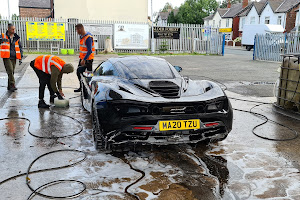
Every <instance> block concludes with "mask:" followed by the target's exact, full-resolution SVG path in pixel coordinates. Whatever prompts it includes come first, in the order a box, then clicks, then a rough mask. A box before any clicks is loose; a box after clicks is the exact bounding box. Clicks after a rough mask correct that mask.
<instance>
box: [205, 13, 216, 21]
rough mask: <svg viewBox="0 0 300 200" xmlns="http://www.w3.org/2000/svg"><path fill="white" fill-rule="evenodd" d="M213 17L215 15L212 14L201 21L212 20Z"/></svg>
mask: <svg viewBox="0 0 300 200" xmlns="http://www.w3.org/2000/svg"><path fill="white" fill-rule="evenodd" d="M214 16H215V14H212V15H209V16H207V17H204V18H203V19H204V20H211V19H213V18H214Z"/></svg>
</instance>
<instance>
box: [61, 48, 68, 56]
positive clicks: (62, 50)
mask: <svg viewBox="0 0 300 200" xmlns="http://www.w3.org/2000/svg"><path fill="white" fill-rule="evenodd" d="M60 52H61V54H62V55H67V54H68V50H67V49H60Z"/></svg>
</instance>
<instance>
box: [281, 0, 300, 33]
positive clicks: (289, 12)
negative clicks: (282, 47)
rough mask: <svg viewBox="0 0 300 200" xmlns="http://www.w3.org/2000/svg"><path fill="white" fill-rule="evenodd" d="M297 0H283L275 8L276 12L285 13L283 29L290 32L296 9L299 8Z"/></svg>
mask: <svg viewBox="0 0 300 200" xmlns="http://www.w3.org/2000/svg"><path fill="white" fill-rule="evenodd" d="M299 7H300V1H299V0H285V1H284V2H283V3H282V4H281V5H280V6H279V7H278V8H277V10H276V12H278V13H285V18H286V19H285V21H286V24H285V31H286V32H290V31H291V30H292V29H294V28H295V26H296V21H297V20H296V19H297V10H299Z"/></svg>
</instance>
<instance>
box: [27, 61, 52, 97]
mask: <svg viewBox="0 0 300 200" xmlns="http://www.w3.org/2000/svg"><path fill="white" fill-rule="evenodd" d="M34 62H35V61H34V60H33V61H31V63H30V66H31V67H32V69H33V70H34V71H35V73H36V75H37V77H38V78H39V82H40V87H39V99H40V100H43V99H44V95H45V88H46V85H47V88H48V90H49V93H50V95H51V96H53V95H54V92H53V90H52V88H51V84H50V80H51V75H50V74H47V73H45V72H43V71H41V70H38V69H37V68H35V67H34Z"/></svg>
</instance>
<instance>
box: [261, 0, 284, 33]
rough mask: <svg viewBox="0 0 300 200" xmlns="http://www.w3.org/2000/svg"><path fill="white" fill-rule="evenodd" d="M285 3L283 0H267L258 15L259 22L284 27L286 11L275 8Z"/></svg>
mask: <svg viewBox="0 0 300 200" xmlns="http://www.w3.org/2000/svg"><path fill="white" fill-rule="evenodd" d="M284 3H285V1H283V0H281V1H274V0H269V1H267V3H266V5H265V8H264V9H263V11H262V13H261V15H260V24H276V25H281V26H283V27H285V25H286V13H285V12H278V11H277V10H278V9H279V8H280V6H282V5H283V4H284Z"/></svg>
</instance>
